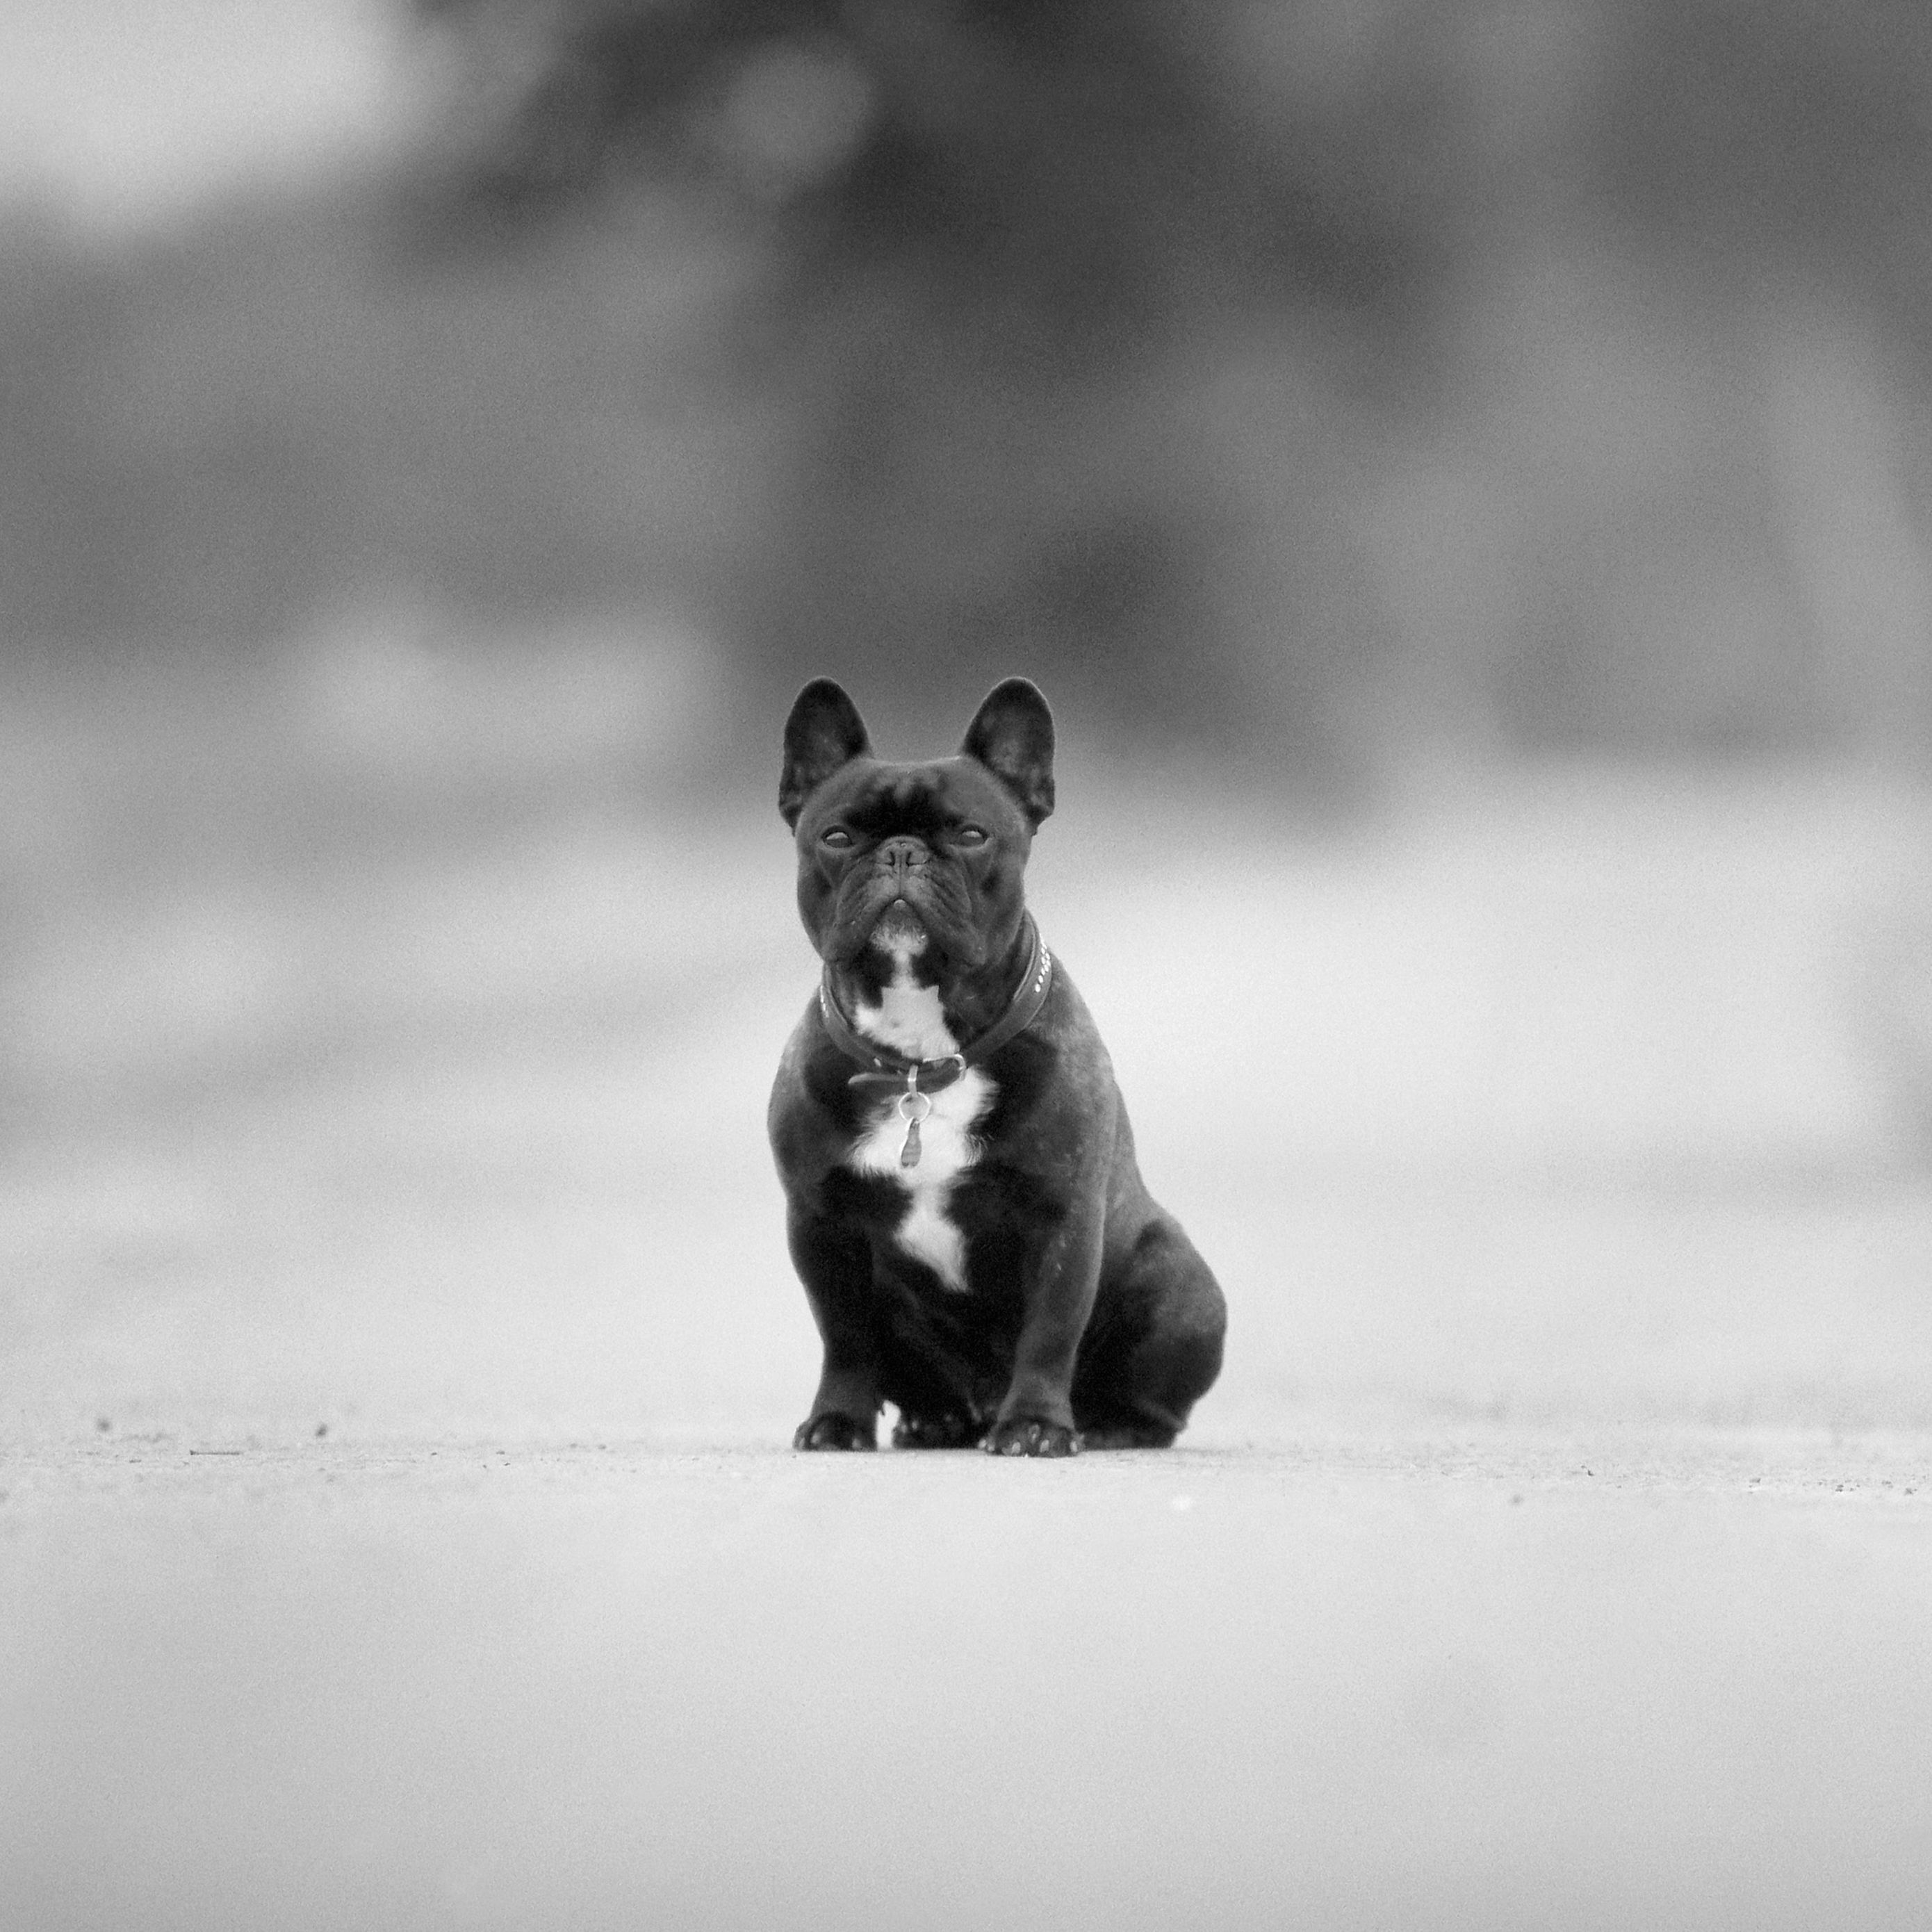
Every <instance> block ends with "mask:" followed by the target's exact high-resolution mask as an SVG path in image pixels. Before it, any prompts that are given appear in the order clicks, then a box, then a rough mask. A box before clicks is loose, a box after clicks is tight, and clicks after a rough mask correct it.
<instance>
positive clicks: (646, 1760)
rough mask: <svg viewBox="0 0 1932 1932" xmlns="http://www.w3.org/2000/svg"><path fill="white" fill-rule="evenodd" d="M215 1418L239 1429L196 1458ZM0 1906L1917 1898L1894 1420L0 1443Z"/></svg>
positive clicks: (887, 1908) (1166, 1910)
mask: <svg viewBox="0 0 1932 1932" xmlns="http://www.w3.org/2000/svg"><path fill="white" fill-rule="evenodd" d="M238 1449H239V1453H237V1451H238ZM5 1481H6V1484H7V1490H8V1493H7V1498H6V1500H5V1504H4V1505H0V1523H4V1535H5V1541H4V1544H0V1554H4V1568H0V1577H4V1579H5V1582H4V1585H3V1586H0V1629H4V1633H5V1653H4V1655H5V1687H6V1688H5V1691H4V1693H0V1712H4V1714H5V1734H6V1736H7V1739H8V1740H9V1748H8V1751H7V1756H6V1758H5V1761H4V1766H0V1811H4V1815H5V1817H6V1818H7V1820H8V1821H9V1828H8V1834H7V1835H8V1840H9V1843H10V1852H9V1854H8V1856H7V1858H6V1860H5V1863H4V1866H0V1921H4V1922H5V1923H7V1924H17V1925H20V1926H22V1927H43V1928H46V1932H62V1928H66V1927H117V1926H139V1927H144V1928H145V1927H153V1928H157V1932H158V1929H159V1928H173V1927H180V1928H182V1932H201V1928H205V1927H212V1926H219V1927H230V1926H232V1927H277V1928H285V1927H288V1928H307V1927H317V1928H322V1927H340V1926H344V1925H353V1926H356V1927H371V1928H380V1927H398V1928H411V1927H440V1926H452V1927H460V1926H484V1927H499V1926H500V1927H550V1926H584V1927H605V1926H609V1927H619V1926H634V1925H690V1926H694V1927H820V1926H823V1927H834V1926H843V1925H847V1924H853V1923H854V1922H861V1923H870V1922H884V1923H893V1922H901V1923H904V1922H911V1923H918V1924H929V1925H933V1926H936V1927H955V1926H957V1927H970V1926H979V1925H983V1924H989V1923H1001V1922H1013V1921H1022V1922H1028V1923H1032V1924H1051V1925H1064V1926H1086V1925H1093V1926H1097V1927H1100V1926H1104V1927H1143V1926H1145V1927H1164V1926H1176V1925H1179V1926H1196V1925H1198V1926H1200V1927H1248V1926H1253V1927H1264V1926H1277V1925H1308V1926H1311V1927H1337V1926H1340V1927H1347V1926H1358V1925H1360V1926H1390V1927H1452V1926H1453V1927H1472V1928H1475V1927H1497V1926H1503V1927H1517V1926H1522V1927H1532V1926H1535V1927H1544V1926H1548V1927H1597V1926H1603V1927H1658V1926H1684V1927H1739V1928H1745V1927H1751V1928H1763V1927H1793V1928H1797V1927H1818V1926H1824V1925H1846V1926H1857V1927H1861V1928H1886V1927H1898V1928H1900V1932H1903V1928H1907V1927H1918V1926H1922V1925H1923V1924H1924V1923H1925V1922H1926V1918H1927V1904H1928V1901H1932V1835H1928V1833H1927V1829H1926V1818H1927V1812H1926V1793H1927V1769H1928V1763H1932V1757H1928V1751H1932V1747H1928V1745H1927V1737H1928V1736H1932V1688H1928V1687H1932V1615H1928V1611H1932V1453H1928V1445H1927V1442H1926V1439H1924V1437H1923V1436H1912V1437H1909V1438H1896V1437H1890V1436H1885V1437H1878V1436H1861V1437H1858V1438H1857V1439H1843V1440H1840V1441H1838V1442H1833V1441H1832V1440H1831V1439H1829V1437H1827V1436H1819V1435H1811V1434H1801V1433H1790V1434H1787V1433H1778V1432H1756V1433H1748V1432H1737V1431H1725V1430H1694V1431H1689V1432H1661V1433H1660V1432H1658V1431H1655V1430H1645V1431H1639V1432H1613V1433H1607V1434H1605V1433H1598V1434H1592V1435H1589V1436H1568V1435H1563V1434H1560V1433H1546V1432H1543V1431H1539V1430H1532V1429H1527V1428H1523V1427H1510V1426H1502V1427H1498V1426H1494V1425H1489V1426H1465V1427H1458V1428H1454V1429H1445V1430H1439V1431H1436V1432H1433V1433H1424V1434H1418V1435H1414V1436H1406V1437H1400V1436H1392V1435H1391V1434H1390V1433H1386V1432H1373V1431H1372V1432H1369V1433H1349V1432H1345V1431H1343V1430H1339V1429H1336V1428H1334V1427H1329V1428H1324V1429H1321V1430H1313V1429H1311V1430H1308V1431H1307V1433H1305V1434H1303V1435H1301V1436H1299V1437H1298V1439H1294V1440H1292V1441H1289V1442H1284V1443H1283V1444H1280V1445H1271V1446H1262V1447H1248V1446H1244V1445H1239V1444H1235V1443H1226V1444H1219V1445H1216V1446H1212V1447H1209V1446H1202V1447H1200V1448H1195V1449H1192V1450H1184V1451H1176V1452H1174V1453H1171V1454H1166V1455H1162V1456H1158V1457H1143V1458H1135V1457H1128V1456H1121V1455H1113V1456H1094V1457H1090V1458H1088V1459H1085V1460H1082V1462H1080V1463H1078V1464H1077V1465H1074V1466H1066V1467H1059V1466H1045V1465H1028V1466H1015V1465H1012V1464H1009V1463H993V1462H991V1461H989V1460H988V1459H986V1458H984V1457H978V1456H976V1455H972V1454H959V1455H948V1456H940V1457H913V1456H904V1455H891V1454H883V1455H880V1456H877V1457H870V1458H839V1459H829V1458H828V1459H811V1460H806V1459H803V1458H798V1457H790V1456H789V1455H787V1454H784V1452H783V1451H781V1450H779V1449H778V1448H775V1447H772V1446H771V1445H757V1446H753V1445H741V1446H737V1447H731V1448H709V1449H691V1450H687V1451H668V1450H663V1449H655V1448H648V1447H643V1446H639V1445H632V1444H626V1443H624V1442H610V1443H607V1444H604V1445H591V1444H583V1445H567V1444H563V1443H558V1444H556V1445H532V1444H528V1443H520V1444H515V1445H510V1446H507V1447H505V1446H503V1445H499V1443H497V1442H493V1441H491V1440H487V1439H484V1440H472V1441H462V1440H460V1439H451V1438H449V1437H440V1438H438V1439H436V1440H434V1441H433V1442H421V1441H418V1442H389V1443H380V1444H349V1443H338V1442H335V1440H334V1439H324V1440H320V1441H318V1440H315V1439H310V1440H308V1441H305V1442H302V1441H296V1442H279V1443H275V1444H264V1445H262V1446H260V1447H256V1448H248V1447H245V1446H242V1445H223V1444H217V1443H214V1442H201V1443H196V1442H187V1441H184V1440H181V1439H166V1438H160V1439H156V1438H151V1437H149V1438H140V1439H130V1438H123V1437H120V1436H118V1435H117V1436H101V1437H99V1438H98V1439H95V1440H93V1441H83V1442H75V1443H72V1444H68V1445H43V1447H42V1448H40V1449H39V1450H37V1451H35V1452H34V1453H33V1454H29V1455H26V1456H24V1457H12V1458H10V1459H9V1462H8V1466H7V1473H6V1477H5Z"/></svg>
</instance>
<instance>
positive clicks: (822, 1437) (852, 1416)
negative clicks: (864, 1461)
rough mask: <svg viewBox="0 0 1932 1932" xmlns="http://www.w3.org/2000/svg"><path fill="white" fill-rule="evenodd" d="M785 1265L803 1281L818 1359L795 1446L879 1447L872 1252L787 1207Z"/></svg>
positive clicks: (839, 1227) (855, 1237) (841, 1227)
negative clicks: (819, 1347)
mask: <svg viewBox="0 0 1932 1932" xmlns="http://www.w3.org/2000/svg"><path fill="white" fill-rule="evenodd" d="M785 1238H786V1241H787V1244H788V1245H789V1246H790V1249H791V1259H792V1265H793V1267H794V1268H796V1269H797V1270H798V1278H799V1280H800V1281H801V1282H802V1283H804V1284H805V1299H806V1300H807V1301H809V1302H810V1303H811V1317H812V1319H813V1320H814V1322H817V1325H818V1335H819V1340H820V1341H821V1342H822V1343H823V1344H824V1349H825V1365H824V1367H823V1370H821V1372H820V1375H819V1378H818V1393H817V1394H816V1395H815V1396H814V1397H812V1399H811V1414H810V1415H808V1416H807V1417H806V1418H805V1420H804V1421H802V1423H800V1424H799V1426H798V1430H797V1433H796V1434H795V1435H794V1436H793V1438H792V1447H793V1448H794V1449H875V1448H877V1447H878V1418H879V1366H878V1343H877V1331H876V1330H875V1328H874V1324H873V1310H872V1250H871V1243H870V1242H868V1241H867V1240H866V1238H865V1235H864V1234H863V1232H862V1231H860V1230H859V1229H854V1228H853V1227H851V1226H849V1225H847V1224H844V1223H840V1222H839V1221H838V1220H835V1219H834V1218H832V1217H829V1216H826V1215H823V1214H814V1213H812V1212H811V1211H807V1210H803V1209H801V1208H798V1207H796V1205H794V1206H793V1208H791V1209H790V1211H788V1212H787V1215H786V1217H785Z"/></svg>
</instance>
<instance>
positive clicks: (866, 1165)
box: [845, 963, 998, 1294]
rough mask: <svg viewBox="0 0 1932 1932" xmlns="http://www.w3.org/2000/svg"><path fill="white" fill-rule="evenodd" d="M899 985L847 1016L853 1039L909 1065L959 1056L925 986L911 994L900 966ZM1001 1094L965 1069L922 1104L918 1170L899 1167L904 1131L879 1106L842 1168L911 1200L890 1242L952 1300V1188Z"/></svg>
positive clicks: (893, 1105)
mask: <svg viewBox="0 0 1932 1932" xmlns="http://www.w3.org/2000/svg"><path fill="white" fill-rule="evenodd" d="M897 980H898V983H896V984H895V985H892V986H888V987H886V989H885V994H884V998H883V1001H882V1002H881V1004H880V1005H878V1006H876V1007H859V1008H858V1009H857V1010H856V1012H854V1013H853V1016H852V1023H853V1027H854V1028H856V1031H859V1032H860V1033H862V1034H867V1035H868V1036H869V1037H871V1038H872V1039H874V1040H878V1041H880V1043H883V1045H885V1046H889V1047H891V1048H892V1049H894V1050H895V1052H900V1053H903V1054H904V1055H906V1056H907V1058H909V1059H913V1060H938V1059H941V1058H944V1055H947V1054H949V1053H956V1052H958V1051H959V1043H958V1042H957V1041H956V1040H954V1038H953V1035H952V1033H951V1032H950V1030H949V1029H948V1028H947V1025H946V1022H945V1020H944V1017H943V1016H942V1015H941V1012H940V1008H939V995H938V992H937V991H935V989H933V988H932V987H930V986H913V985H912V984H911V983H910V975H909V974H907V971H905V968H904V965H903V963H902V964H901V968H900V971H899V973H898V976H897ZM996 1091H998V1090H997V1089H996V1088H995V1086H994V1085H993V1083H992V1081H991V1080H990V1079H988V1078H987V1076H986V1075H985V1074H984V1073H981V1072H980V1070H979V1069H978V1068H977V1067H968V1069H967V1070H966V1071H965V1073H963V1074H962V1075H961V1076H960V1077H959V1079H957V1080H956V1081H954V1082H953V1085H951V1086H950V1087H944V1088H941V1089H940V1091H938V1093H936V1094H928V1095H927V1096H926V1098H927V1099H928V1100H930V1101H931V1102H932V1112H931V1113H930V1114H929V1115H926V1118H925V1119H924V1120H922V1121H921V1122H920V1123H919V1165H918V1166H916V1167H901V1166H900V1165H899V1155H900V1152H901V1150H902V1149H903V1148H904V1146H905V1141H906V1123H905V1121H904V1119H903V1118H901V1115H900V1113H899V1109H898V1102H897V1101H896V1100H885V1101H882V1102H881V1103H880V1104H879V1106H878V1109H877V1114H876V1116H875V1118H874V1120H873V1121H872V1122H871V1124H870V1125H869V1126H868V1127H866V1129H865V1131H864V1132H863V1133H861V1134H860V1135H859V1138H858V1139H856V1141H854V1142H853V1144H852V1151H851V1152H850V1154H847V1156H846V1160H845V1164H846V1166H848V1167H850V1168H851V1169H853V1171H854V1172H856V1173H859V1174H876V1175H883V1176H884V1177H885V1178H886V1179H887V1180H889V1181H897V1182H898V1184H899V1186H900V1187H902V1188H903V1189H904V1190H905V1192H906V1194H907V1197H908V1199H907V1203H906V1214H905V1219H904V1220H903V1221H901V1223H899V1226H898V1232H897V1233H896V1234H895V1235H894V1236H893V1239H894V1240H895V1241H897V1242H898V1244H899V1246H900V1247H902V1248H903V1249H904V1250H905V1251H906V1253H907V1254H909V1255H910V1256H913V1258H914V1259H916V1260H919V1261H922V1262H925V1264H926V1266H927V1267H928V1268H931V1269H932V1271H933V1273H934V1274H936V1275H938V1277H939V1278H940V1280H941V1281H942V1282H944V1283H945V1285H946V1286H947V1287H948V1288H950V1289H953V1291H954V1292H956V1293H962V1294H963V1293H964V1292H965V1287H966V1238H965V1235H962V1233H961V1232H959V1227H958V1226H957V1225H956V1223H954V1222H953V1220H950V1218H949V1217H948V1216H947V1202H948V1201H949V1200H950V1198H951V1196H952V1193H953V1184H954V1182H955V1181H957V1180H958V1179H959V1177H960V1175H962V1174H963V1173H965V1171H966V1170H967V1169H968V1168H969V1167H971V1166H972V1165H973V1163H974V1162H975V1161H976V1160H978V1159H979V1157H980V1143H979V1140H978V1138H977V1136H975V1135H974V1132H973V1126H974V1122H975V1121H977V1120H978V1119H979V1118H980V1116H981V1115H983V1114H984V1113H985V1112H986V1109H987V1108H988V1107H989V1106H991V1105H992V1099H993V1096H994V1094H995V1092H996Z"/></svg>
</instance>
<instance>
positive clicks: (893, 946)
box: [867, 899, 931, 959]
mask: <svg viewBox="0 0 1932 1932" xmlns="http://www.w3.org/2000/svg"><path fill="white" fill-rule="evenodd" d="M930 939H931V935H930V934H929V933H928V932H927V931H926V922H925V920H924V919H921V918H920V917H919V914H918V913H916V912H915V911H913V909H912V907H910V905H909V904H907V902H906V901H904V899H894V900H893V901H892V903H891V904H889V905H888V906H887V907H886V909H885V910H884V911H883V912H882V913H880V915H879V917H878V922H877V924H876V925H875V926H874V927H873V928H872V931H871V938H869V940H868V942H867V943H868V944H870V945H871V946H874V947H877V949H878V950H879V951H880V952H881V953H890V954H892V956H893V958H895V959H917V958H918V956H919V955H920V954H921V953H923V952H924V951H925V950H926V947H927V945H928V944H929V941H930Z"/></svg>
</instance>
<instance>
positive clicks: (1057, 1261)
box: [985, 1191, 1100, 1456]
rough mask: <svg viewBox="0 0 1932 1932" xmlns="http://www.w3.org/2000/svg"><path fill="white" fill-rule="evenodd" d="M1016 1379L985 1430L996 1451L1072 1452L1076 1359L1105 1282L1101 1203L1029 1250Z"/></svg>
mask: <svg viewBox="0 0 1932 1932" xmlns="http://www.w3.org/2000/svg"><path fill="white" fill-rule="evenodd" d="M1028 1259H1029V1262H1030V1264H1031V1265H1030V1267H1029V1269H1028V1279H1027V1283H1026V1313H1025V1316H1024V1317H1023V1318H1022V1321H1021V1324H1020V1334H1019V1342H1018V1343H1016V1346H1015V1347H1014V1350H1013V1379H1012V1381H1011V1382H1010V1383H1009V1384H1008V1385H1007V1394H1006V1400H1004V1402H1002V1403H1001V1404H1000V1412H999V1414H998V1416H997V1417H996V1418H995V1420H994V1423H993V1427H992V1430H990V1431H989V1433H988V1434H987V1436H986V1445H985V1446H986V1450H987V1451H988V1453H989V1454H992V1455H995V1456H1074V1455H1078V1454H1079V1451H1080V1438H1079V1433H1077V1431H1076V1430H1075V1428H1074V1427H1073V1364H1074V1358H1075V1357H1076V1355H1078V1354H1079V1350H1080V1338H1081V1337H1082V1335H1084V1334H1085V1333H1086V1332H1087V1319H1088V1316H1091V1314H1092V1313H1093V1312H1094V1297H1095V1295H1097V1293H1098V1292H1099V1291H1100V1199H1099V1196H1098V1193H1097V1191H1096V1194H1095V1198H1094V1203H1093V1205H1092V1207H1091V1209H1085V1208H1082V1209H1078V1210H1076V1211H1073V1212H1072V1213H1070V1214H1068V1215H1067V1217H1066V1218H1065V1219H1064V1220H1062V1221H1061V1222H1060V1223H1058V1226H1055V1227H1054V1228H1053V1229H1052V1230H1051V1231H1050V1232H1049V1233H1048V1234H1047V1235H1046V1237H1045V1238H1044V1239H1043V1241H1041V1242H1040V1245H1039V1247H1037V1250H1035V1252H1034V1253H1033V1254H1032V1255H1031V1256H1029V1257H1028Z"/></svg>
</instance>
